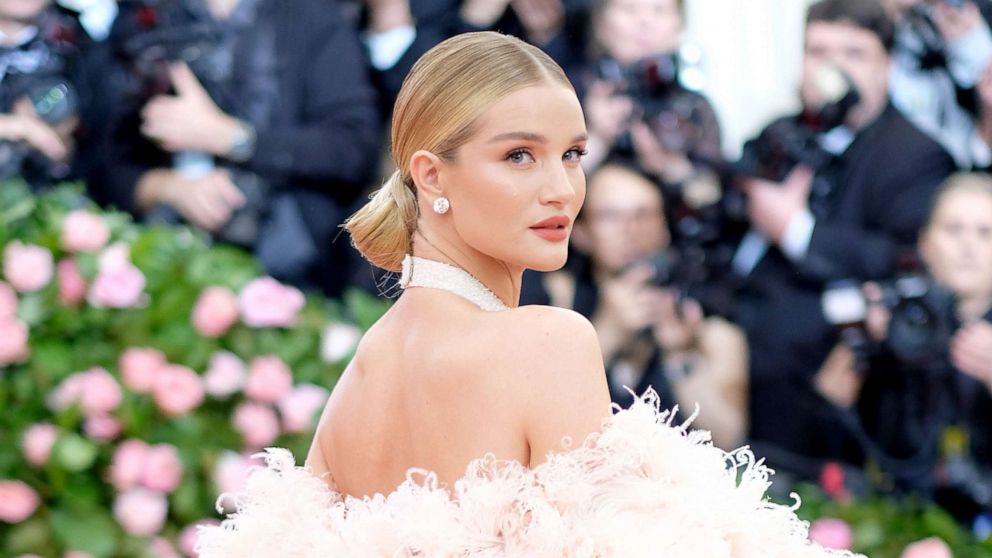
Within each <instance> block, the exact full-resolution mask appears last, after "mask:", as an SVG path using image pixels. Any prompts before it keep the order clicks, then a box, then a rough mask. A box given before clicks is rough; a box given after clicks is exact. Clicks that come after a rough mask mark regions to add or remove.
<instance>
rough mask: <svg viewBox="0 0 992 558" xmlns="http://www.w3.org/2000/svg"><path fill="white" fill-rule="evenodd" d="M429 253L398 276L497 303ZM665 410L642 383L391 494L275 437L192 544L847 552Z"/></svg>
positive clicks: (666, 554)
mask: <svg viewBox="0 0 992 558" xmlns="http://www.w3.org/2000/svg"><path fill="white" fill-rule="evenodd" d="M438 266H445V264H441V263H439V262H433V261H430V260H422V259H418V258H414V259H412V260H408V262H407V265H406V266H405V267H406V269H405V271H406V272H405V273H404V277H403V279H401V283H402V286H404V287H410V286H427V287H435V288H444V289H446V290H452V291H453V292H456V293H457V294H461V295H462V296H465V297H466V298H468V299H469V300H472V301H473V302H476V304H478V305H479V306H480V308H483V309H488V310H500V309H501V308H500V307H501V304H502V303H501V302H500V301H499V299H498V298H496V297H495V295H492V293H491V292H490V293H489V295H492V297H491V298H490V297H489V295H486V294H485V291H483V290H480V289H479V287H481V288H482V289H485V287H484V286H483V285H481V283H479V284H477V285H474V286H473V289H474V290H471V291H470V290H466V289H465V288H463V287H464V285H465V284H466V282H468V283H471V282H472V281H474V279H472V278H471V276H470V275H468V274H467V273H466V272H464V271H462V270H460V269H457V268H453V267H451V268H450V269H444V268H442V267H438ZM445 267H450V266H445ZM411 268H412V270H411ZM434 283H437V284H434ZM475 283H478V281H475ZM487 290H488V289H486V291H487ZM471 293H475V294H471ZM673 416H674V414H673V413H672V412H671V411H667V410H663V409H661V408H660V403H659V400H658V397H657V395H655V394H654V393H653V392H652V391H648V392H647V393H646V394H645V395H644V396H642V397H639V398H637V399H636V400H635V402H634V403H633V405H632V406H631V407H629V408H627V409H617V410H616V412H615V413H614V414H613V415H612V416H610V417H608V418H606V419H604V422H603V425H602V428H601V430H600V431H599V432H597V433H594V434H592V435H590V436H589V438H588V439H586V440H585V441H584V443H582V444H581V445H577V446H576V447H573V448H571V449H568V450H565V451H561V452H559V453H555V454H553V455H551V456H550V457H549V459H548V460H547V461H546V462H545V463H543V464H541V465H539V466H537V467H534V468H529V467H526V466H524V465H522V464H520V463H518V462H515V461H505V460H497V459H495V458H494V457H493V456H492V455H487V456H482V457H480V458H479V459H477V460H475V461H473V462H471V463H470V464H469V465H468V467H467V469H466V472H465V475H464V476H463V477H462V478H461V479H460V480H458V481H456V482H455V483H454V485H453V486H451V487H444V486H441V485H439V483H438V481H437V478H436V476H434V475H433V474H432V473H430V472H428V471H424V470H420V469H411V470H410V471H409V472H408V474H407V478H406V481H405V482H403V483H402V484H400V485H399V486H398V487H397V488H396V489H395V490H394V491H392V492H391V493H389V494H385V495H383V494H377V495H375V496H372V497H366V498H354V497H349V496H344V495H342V494H340V493H338V492H337V491H335V490H333V488H332V487H331V486H329V484H328V483H327V482H325V480H323V479H319V478H316V477H315V476H314V475H312V474H311V473H310V472H309V471H307V470H306V469H304V468H302V467H299V466H297V465H296V462H295V459H294V457H293V455H292V454H290V452H289V451H287V450H284V449H274V448H270V449H268V450H266V452H265V453H264V458H265V462H266V465H265V466H264V467H260V468H258V469H256V470H255V471H254V472H253V473H252V474H251V475H250V477H249V479H248V481H247V485H246V487H245V489H244V490H243V491H242V492H241V493H239V494H236V495H226V496H224V497H222V498H231V499H233V500H234V503H235V505H236V512H234V513H233V514H231V515H230V516H228V518H227V519H226V520H224V521H223V523H222V524H221V525H219V526H209V527H202V528H201V531H200V534H199V535H200V536H199V540H198V543H197V548H198V551H199V552H200V556H201V557H202V558H219V557H224V558H227V557H231V558H234V557H238V558H247V557H294V558H295V557H300V558H311V557H312V558H318V557H321V558H325V557H326V558H330V557H339V556H340V557H349V558H362V557H390V558H392V557H431V558H433V557H443V558H455V557H473V558H490V557H491V558H496V557H501V558H503V557H568V558H606V557H617V558H621V557H622V558H641V557H645V558H647V557H651V558H689V557H692V558H724V557H726V558H758V557H781V558H806V557H809V558H813V557H826V556H855V555H854V554H852V553H850V552H846V551H835V550H828V549H824V548H821V547H820V546H818V545H816V544H813V543H811V542H809V540H808V527H809V526H808V524H807V523H806V522H804V521H801V520H800V519H799V518H798V517H797V516H796V513H795V512H796V509H797V507H798V505H799V504H798V502H796V503H794V504H793V505H782V504H776V503H773V502H770V501H769V500H768V499H767V496H766V491H767V489H768V487H769V485H770V480H769V477H770V475H771V474H772V471H771V470H770V469H769V468H768V467H766V466H765V465H764V464H763V462H762V461H761V460H760V459H757V458H756V457H755V456H754V454H753V453H752V452H751V451H750V450H749V449H748V448H746V447H744V448H739V449H737V450H734V451H730V452H726V451H723V450H721V449H719V448H717V447H715V446H714V445H713V444H712V442H711V440H710V435H709V433H708V432H706V431H704V430H691V429H690V428H689V426H688V423H682V424H676V423H674V422H673V420H672V417H673Z"/></svg>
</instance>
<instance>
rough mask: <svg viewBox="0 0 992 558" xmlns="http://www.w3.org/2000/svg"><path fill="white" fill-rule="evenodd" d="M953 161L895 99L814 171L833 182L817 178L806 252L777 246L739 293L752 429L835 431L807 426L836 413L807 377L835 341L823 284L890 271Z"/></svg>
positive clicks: (779, 437) (791, 433) (763, 433)
mask: <svg viewBox="0 0 992 558" xmlns="http://www.w3.org/2000/svg"><path fill="white" fill-rule="evenodd" d="M953 170H954V162H953V160H952V159H951V157H950V156H949V155H948V154H947V153H946V152H945V151H944V149H943V148H942V147H940V145H938V144H937V143H936V142H935V141H934V140H932V139H930V138H929V137H928V136H926V135H925V134H924V133H923V132H921V131H920V130H918V129H917V128H916V127H914V126H913V125H912V124H911V123H910V122H909V121H908V120H906V118H905V117H904V116H902V114H900V113H899V112H898V111H897V110H896V109H895V108H894V107H892V106H891V105H889V106H888V107H886V108H885V110H884V111H883V112H882V114H881V115H880V116H879V117H878V118H877V119H876V120H875V121H874V122H873V123H871V124H869V125H868V126H867V127H866V128H864V129H862V130H861V131H859V132H858V133H857V135H856V137H855V139H854V141H853V142H852V143H851V144H850V145H849V146H848V148H847V149H846V150H845V151H844V152H843V154H841V156H840V157H839V159H838V160H837V161H836V162H835V165H833V166H832V167H831V169H830V171H829V172H830V175H831V176H830V177H829V180H828V181H823V180H816V181H815V184H820V185H826V184H828V183H829V184H832V186H831V187H829V188H822V189H821V187H820V186H814V194H813V195H814V196H816V197H817V202H818V203H815V204H812V203H811V210H812V211H813V212H814V215H815V217H816V225H815V227H814V229H813V234H812V238H811V240H810V243H809V249H808V252H807V254H806V256H805V258H803V260H802V261H799V262H793V261H790V260H789V259H788V258H787V257H786V256H785V255H783V254H782V252H781V251H780V250H778V249H777V248H775V247H772V248H770V249H769V251H768V253H766V254H765V255H764V257H763V258H762V260H760V261H759V262H758V264H757V266H756V267H755V268H754V269H753V270H752V272H751V273H750V275H749V276H748V278H747V280H746V287H745V292H744V293H743V296H742V298H741V304H740V312H741V314H740V322H741V325H742V326H744V328H745V331H746V332H747V334H748V342H749V347H750V351H751V356H750V358H751V380H752V383H751V385H752V391H751V412H752V435H753V436H754V437H756V438H761V439H772V440H775V441H778V442H780V443H781V444H783V445H785V446H790V447H792V448H794V449H801V447H807V448H813V449H815V450H816V451H826V450H827V446H828V445H829V440H821V441H816V440H815V438H816V437H817V435H818V434H823V435H825V436H828V437H829V436H830V435H831V432H829V431H825V429H823V428H819V429H817V428H811V427H810V424H811V422H810V421H813V422H816V420H819V418H824V419H827V420H828V419H830V410H829V409H828V408H827V407H824V405H826V403H825V402H824V401H822V399H819V398H818V397H816V396H815V395H813V393H812V391H813V390H812V386H811V385H810V379H811V377H812V376H813V374H815V373H816V371H817V370H818V369H819V367H820V365H821V364H822V363H823V360H824V359H825V357H826V355H827V354H828V353H829V351H830V350H831V348H832V347H833V346H834V344H835V343H836V341H837V337H836V335H835V332H834V330H833V328H832V326H831V325H830V324H828V323H827V321H826V319H825V317H824V315H823V311H822V310H821V303H820V299H821V295H822V292H823V289H824V287H825V286H826V285H827V283H828V282H830V281H833V280H839V279H854V280H858V281H865V280H871V279H880V278H884V277H887V276H890V275H891V274H892V273H893V272H894V271H895V269H896V260H897V256H898V255H899V253H900V247H905V246H907V245H909V246H911V245H913V244H915V241H916V235H917V232H918V230H919V229H920V227H921V226H922V225H923V223H924V221H925V220H926V217H927V214H928V212H929V209H930V204H931V201H932V199H933V196H934V194H935V192H936V190H937V188H938V186H939V185H940V183H941V182H942V181H943V179H944V178H945V177H946V176H947V175H948V174H950V173H951V172H952V171H953ZM821 404H822V405H821ZM817 417H819V418H817ZM804 441H805V442H806V443H803V442H804Z"/></svg>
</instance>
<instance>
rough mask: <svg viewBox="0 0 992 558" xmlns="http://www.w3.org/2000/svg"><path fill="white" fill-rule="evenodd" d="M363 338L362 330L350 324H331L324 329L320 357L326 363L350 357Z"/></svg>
mask: <svg viewBox="0 0 992 558" xmlns="http://www.w3.org/2000/svg"><path fill="white" fill-rule="evenodd" d="M361 338H362V330H360V329H358V328H357V327H355V326H353V325H350V324H331V325H329V326H327V327H326V328H324V332H323V335H321V340H320V356H321V358H323V359H324V362H337V361H339V360H341V359H342V358H344V357H346V356H348V353H350V352H351V351H352V349H354V348H355V346H356V345H358V341H359V340H360V339H361Z"/></svg>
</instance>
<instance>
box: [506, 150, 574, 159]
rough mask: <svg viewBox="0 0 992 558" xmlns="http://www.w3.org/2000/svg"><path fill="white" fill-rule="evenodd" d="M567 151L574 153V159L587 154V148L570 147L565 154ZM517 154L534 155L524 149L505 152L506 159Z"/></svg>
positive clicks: (566, 153)
mask: <svg viewBox="0 0 992 558" xmlns="http://www.w3.org/2000/svg"><path fill="white" fill-rule="evenodd" d="M569 153H575V155H576V156H577V158H576V160H578V159H581V158H582V157H585V156H586V155H588V154H589V152H588V151H587V150H585V149H579V148H578V147H573V148H572V149H569V150H568V151H566V152H565V155H568V154H569ZM517 155H530V157H531V158H533V157H534V156H533V155H531V154H530V152H529V151H527V150H526V149H514V150H513V151H511V152H509V153H507V155H506V159H507V160H511V159H512V158H513V157H515V156H517Z"/></svg>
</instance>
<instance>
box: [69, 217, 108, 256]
mask: <svg viewBox="0 0 992 558" xmlns="http://www.w3.org/2000/svg"><path fill="white" fill-rule="evenodd" d="M109 239H110V227H108V226H107V223H105V222H104V221H103V218H102V217H100V216H99V215H96V214H93V213H90V212H89V211H86V210H85V209H77V210H75V211H71V212H69V214H68V215H66V216H65V221H63V222H62V248H64V249H66V250H68V251H69V252H96V251H97V250H99V249H100V248H103V245H104V244H106V243H107V240H109Z"/></svg>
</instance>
